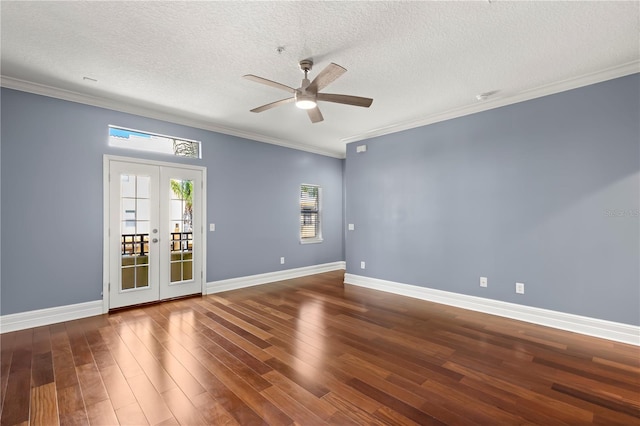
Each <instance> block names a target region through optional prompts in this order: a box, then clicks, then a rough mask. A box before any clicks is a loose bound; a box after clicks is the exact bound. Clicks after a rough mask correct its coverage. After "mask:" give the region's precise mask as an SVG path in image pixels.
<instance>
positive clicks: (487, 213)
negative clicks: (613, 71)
mask: <svg viewBox="0 0 640 426" xmlns="http://www.w3.org/2000/svg"><path fill="white" fill-rule="evenodd" d="M639 102H640V78H639V75H638V74H636V75H632V76H627V77H623V78H619V79H615V80H611V81H608V82H604V83H600V84H596V85H592V86H588V87H584V88H580V89H576V90H571V91H567V92H564V93H559V94H555V95H552V96H547V97H543V98H539V99H535V100H531V101H528V102H523V103H519V104H515V105H511V106H507V107H502V108H498V109H494V110H490V111H486V112H483V113H479V114H474V115H470V116H466V117H461V118H458V119H454V120H449V121H446V122H441V123H437V124H433V125H429V126H425V127H421V128H416V129H412V130H408V131H404V132H400V133H396V134H391V135H387V136H383V137H378V138H373V139H370V140H366V141H361V142H357V143H352V144H349V145H348V146H347V160H346V171H345V179H346V194H347V197H346V220H347V222H348V223H353V224H355V231H348V232H347V237H346V260H347V272H348V273H351V274H357V275H361V276H367V277H373V278H379V279H384V280H389V281H394V282H398V283H405V284H413V285H418V286H424V287H429V288H434V289H439V290H445V291H450V292H455V293H462V294H467V295H473V296H480V297H485V298H490V299H496V300H502V301H506V302H513V303H519V304H523V305H529V306H534V307H539V308H545V309H551V310H556V311H561V312H566V313H572V314H577V315H584V316H588V317H593V318H600V319H604V320H611V321H616V322H621V323H627V324H633V325H639V324H640V241H639V239H640V226H639V223H640V219H639V217H638V210H639V208H640V202H639V197H640V129H639V126H640V125H639V122H640V107H639ZM361 144H366V145H367V146H368V150H367V152H366V153H359V154H357V153H356V152H355V151H356V146H357V145H361ZM361 261H365V262H366V269H365V270H362V269H360V262H361ZM480 276H486V277H488V279H489V286H488V287H487V288H480V287H479V277H480ZM516 282H523V283H525V294H524V295H517V294H515V283H516Z"/></svg>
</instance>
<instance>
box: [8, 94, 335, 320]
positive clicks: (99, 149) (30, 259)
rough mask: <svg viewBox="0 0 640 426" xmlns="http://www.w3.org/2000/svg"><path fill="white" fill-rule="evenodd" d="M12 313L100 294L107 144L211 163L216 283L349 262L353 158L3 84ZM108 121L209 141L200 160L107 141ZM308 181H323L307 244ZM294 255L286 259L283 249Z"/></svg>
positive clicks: (210, 267)
mask: <svg viewBox="0 0 640 426" xmlns="http://www.w3.org/2000/svg"><path fill="white" fill-rule="evenodd" d="M0 96H1V102H2V110H1V120H2V129H1V138H2V139H1V140H2V146H1V168H0V171H1V181H2V182H1V184H2V192H1V199H2V201H1V206H2V214H1V220H2V223H1V225H2V234H1V250H2V268H1V285H0V298H1V300H2V301H1V305H0V313H1V314H2V315H7V314H12V313H17V312H25V311H30V310H35V309H43V308H49V307H55V306H63V305H69V304H74V303H81V302H87V301H93V300H101V299H102V297H101V296H100V292H101V291H102V237H103V235H102V229H103V202H102V185H103V183H102V158H103V155H104V154H113V155H122V156H129V157H138V158H147V159H154V160H160V161H173V162H183V163H189V164H195V165H199V166H205V167H207V186H208V192H207V214H208V218H207V220H206V222H207V223H215V224H216V231H215V232H208V233H207V238H208V247H207V250H208V252H207V281H208V282H211V281H217V280H222V279H227V278H235V277H242V276H247V275H253V274H260V273H266V272H273V271H278V270H283V269H291V268H297V267H303V266H310V265H317V264H322V263H328V262H335V261H341V260H344V246H343V242H344V239H343V237H344V234H343V227H342V223H343V212H344V209H343V164H344V160H340V159H336V158H330V157H326V156H322V155H316V154H311V153H307V152H303V151H298V150H293V149H288V148H283V147H278V146H274V145H268V144H264V143H260V142H255V141H250V140H246V139H242V138H237V137H233V136H227V135H223V134H219V133H214V132H209V131H204V130H199V129H195V128H191V127H186V126H180V125H176V124H172V123H167V122H163V121H158V120H153V119H148V118H143V117H139V116H135V115H130V114H125V113H120V112H115V111H111V110H106V109H102V108H96V107H91V106H86V105H81V104H77V103H73V102H67V101H62V100H57V99H52V98H48V97H43V96H38V95H33V94H28V93H24V92H18V91H14V90H9V89H2V92H1V95H0ZM109 124H113V125H118V126H122V127H128V128H133V129H138V130H143V131H148V132H153V133H160V134H166V135H172V136H177V137H183V138H187V139H195V140H200V141H202V153H203V154H202V156H203V158H202V159H201V160H187V159H179V158H173V157H167V156H163V155H153V154H146V153H141V152H136V151H131V150H124V149H115V148H111V147H109V146H108V144H107V143H108V140H107V135H108V130H107V126H108V125H109ZM301 183H309V184H318V185H321V186H322V187H323V196H324V200H323V213H324V216H323V236H324V242H323V243H321V244H307V245H300V244H299V228H298V226H299V211H298V197H299V185H300V184H301ZM281 256H284V257H285V258H286V264H285V265H280V257H281Z"/></svg>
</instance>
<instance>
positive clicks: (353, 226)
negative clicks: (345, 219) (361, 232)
mask: <svg viewBox="0 0 640 426" xmlns="http://www.w3.org/2000/svg"><path fill="white" fill-rule="evenodd" d="M354 229H356V226H355V225H354V224H353V223H350V224H349V231H353V230H354Z"/></svg>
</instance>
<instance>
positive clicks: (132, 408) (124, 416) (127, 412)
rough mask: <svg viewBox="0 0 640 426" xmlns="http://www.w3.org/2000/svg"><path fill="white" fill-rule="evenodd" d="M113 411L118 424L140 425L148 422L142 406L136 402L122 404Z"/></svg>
mask: <svg viewBox="0 0 640 426" xmlns="http://www.w3.org/2000/svg"><path fill="white" fill-rule="evenodd" d="M115 413H116V417H117V418H118V424H120V425H127V426H142V425H148V424H149V422H148V421H147V418H146V417H145V415H144V412H143V411H142V408H140V405H139V404H138V403H137V402H133V403H131V404H129V405H124V406H122V407H120V408H118V409H117V410H115Z"/></svg>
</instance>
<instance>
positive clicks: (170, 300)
mask: <svg viewBox="0 0 640 426" xmlns="http://www.w3.org/2000/svg"><path fill="white" fill-rule="evenodd" d="M202 296H204V294H202V293H193V294H187V295H186V296H177V297H171V298H169V299H162V300H153V301H151V302H145V303H138V304H136V305H129V306H122V307H119V308H110V309H109V312H107V313H109V314H115V313H118V312H123V311H128V310H131V309H138V308H144V307H146V306H153V305H159V304H161V303H165V302H174V301H176V300H183V299H192V298H195V297H202Z"/></svg>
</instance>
